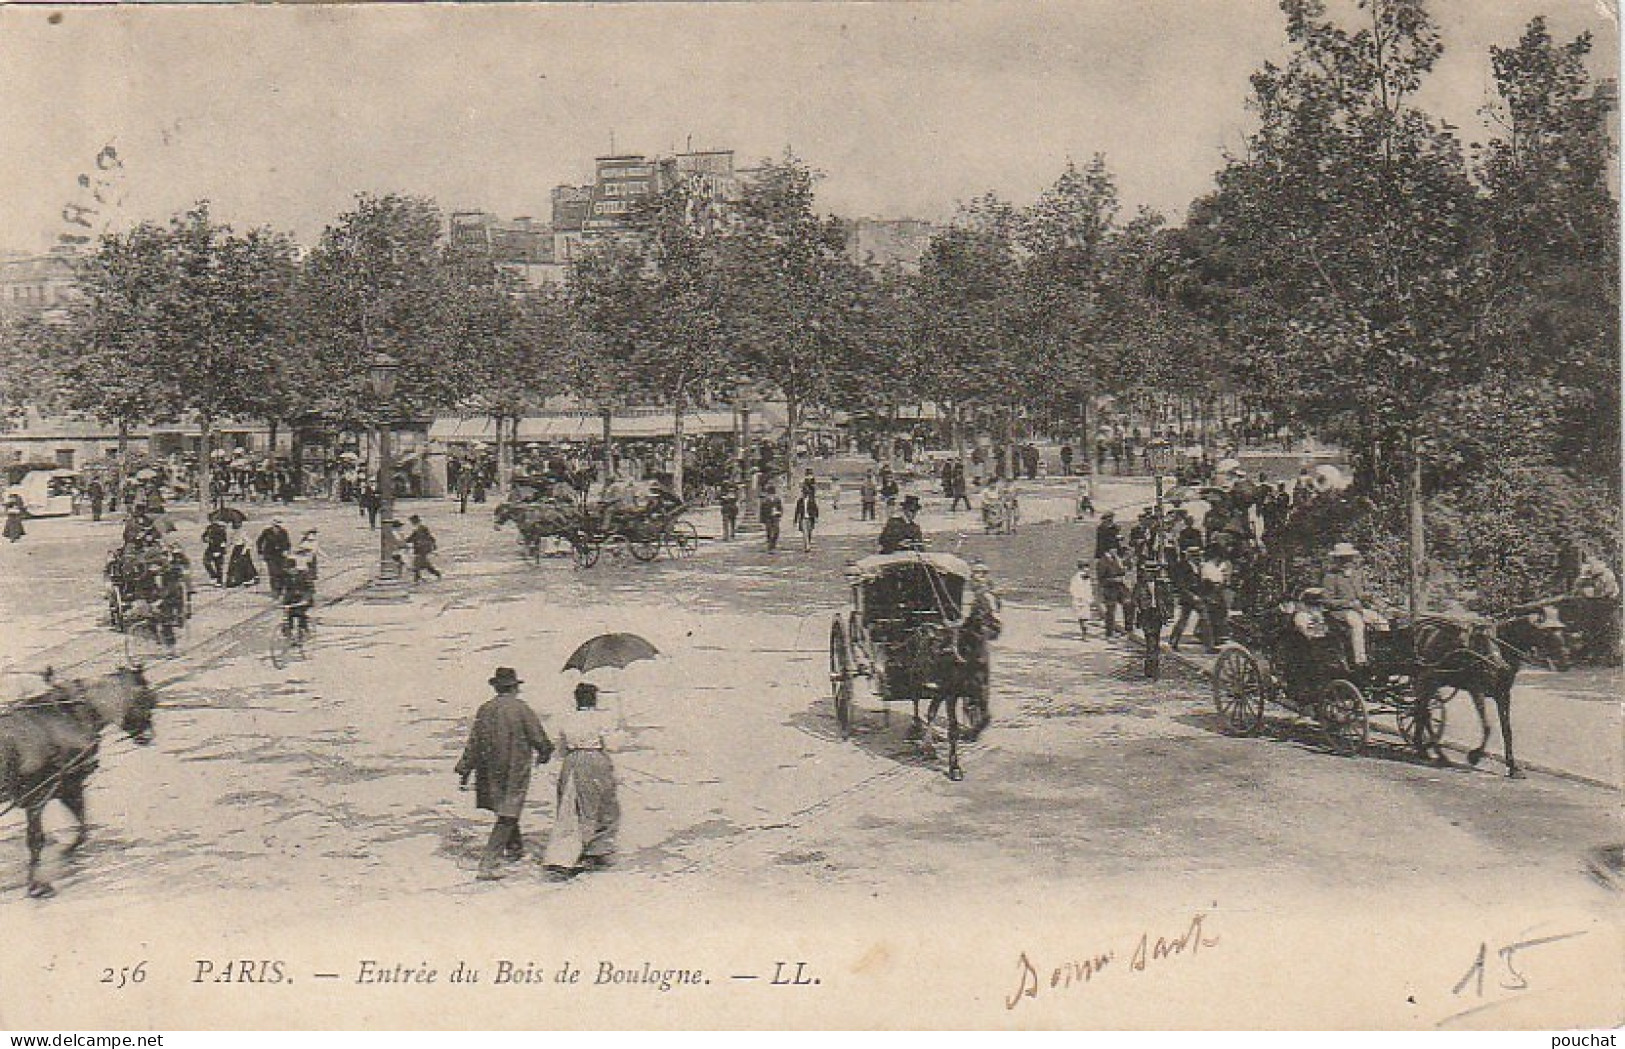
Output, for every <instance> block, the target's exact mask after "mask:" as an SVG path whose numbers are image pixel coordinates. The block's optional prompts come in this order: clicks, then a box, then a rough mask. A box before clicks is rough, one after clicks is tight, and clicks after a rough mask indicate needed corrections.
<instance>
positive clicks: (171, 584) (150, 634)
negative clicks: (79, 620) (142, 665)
mask: <svg viewBox="0 0 1625 1049" xmlns="http://www.w3.org/2000/svg"><path fill="white" fill-rule="evenodd" d="M102 574H103V576H104V577H105V579H106V581H107V612H108V622H109V623H110V624H111V625H112V627H113V629H114V630H117V631H119V632H120V633H122V634H123V635H124V648H125V655H126V657H128V658H129V659H131V660H132V661H136V662H139V661H141V660H142V659H143V658H146V657H150V656H154V655H159V654H165V653H169V652H172V651H174V649H175V646H176V644H177V642H178V641H179V639H180V636H181V634H182V633H183V632H184V631H185V630H186V627H187V624H188V622H190V620H191V618H192V611H193V596H194V595H193V589H194V588H193V584H192V573H191V567H190V564H189V563H188V561H187V559H186V555H185V554H183V553H182V552H181V551H179V550H178V549H174V548H171V547H169V546H167V545H165V544H163V543H160V542H148V543H126V544H125V545H124V546H122V547H120V548H119V549H117V550H114V551H113V552H112V553H111V554H109V555H108V558H107V563H106V564H105V565H104V567H103V570H102Z"/></svg>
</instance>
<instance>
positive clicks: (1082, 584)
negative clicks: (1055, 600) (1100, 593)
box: [1071, 568, 1095, 620]
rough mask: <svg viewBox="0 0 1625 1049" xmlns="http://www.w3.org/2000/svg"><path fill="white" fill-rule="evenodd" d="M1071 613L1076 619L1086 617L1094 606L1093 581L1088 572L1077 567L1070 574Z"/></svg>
mask: <svg viewBox="0 0 1625 1049" xmlns="http://www.w3.org/2000/svg"><path fill="white" fill-rule="evenodd" d="M1071 591H1072V614H1073V617H1074V618H1076V619H1080V620H1083V619H1088V618H1089V617H1090V616H1091V614H1092V613H1093V610H1094V607H1095V581H1094V579H1093V578H1091V577H1090V575H1089V573H1088V572H1087V571H1085V570H1083V569H1081V568H1080V569H1078V570H1077V571H1076V572H1074V573H1073V574H1072V586H1071Z"/></svg>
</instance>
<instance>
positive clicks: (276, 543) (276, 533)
mask: <svg viewBox="0 0 1625 1049" xmlns="http://www.w3.org/2000/svg"><path fill="white" fill-rule="evenodd" d="M254 549H255V550H257V551H258V552H259V555H260V560H261V561H264V562H265V578H266V579H267V580H269V581H270V584H271V596H272V597H275V596H277V595H278V594H280V593H282V579H283V577H284V576H286V575H287V574H288V567H287V561H288V551H289V550H291V549H293V540H292V539H291V538H290V537H289V536H288V530H287V529H286V528H284V527H282V518H280V517H273V518H272V519H271V523H270V525H268V526H267V527H266V529H265V530H264V531H263V532H261V533H260V535H259V538H258V539H256V540H254Z"/></svg>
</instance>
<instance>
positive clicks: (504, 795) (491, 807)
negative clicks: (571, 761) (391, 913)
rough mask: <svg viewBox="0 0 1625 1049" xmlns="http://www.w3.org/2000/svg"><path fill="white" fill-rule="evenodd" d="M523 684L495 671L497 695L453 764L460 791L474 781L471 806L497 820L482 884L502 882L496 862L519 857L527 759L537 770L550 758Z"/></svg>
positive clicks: (506, 671) (483, 860)
mask: <svg viewBox="0 0 1625 1049" xmlns="http://www.w3.org/2000/svg"><path fill="white" fill-rule="evenodd" d="M522 684H524V682H523V681H521V680H519V675H518V674H517V673H515V672H514V669H513V667H497V670H496V673H495V674H493V675H492V676H491V679H490V685H491V687H492V688H493V689H495V690H496V695H495V696H494V697H492V698H491V699H488V700H486V701H485V703H484V704H483V705H482V706H481V707H480V709H479V712H478V713H476V714H475V715H474V728H473V730H472V731H470V732H469V734H468V746H466V747H464V748H463V756H462V759H461V760H460V761H458V762H457V776H458V778H459V780H460V781H461V785H462V787H463V788H464V789H465V790H466V789H467V788H468V777H469V776H470V775H472V776H473V777H474V791H475V794H474V804H475V805H477V806H478V807H480V808H482V809H485V810H487V811H488V812H491V813H494V814H495V815H496V818H497V821H496V824H495V825H494V826H493V827H492V828H491V837H490V838H489V839H488V840H487V841H486V843H485V854H484V855H483V856H481V857H480V873H479V878H480V880H481V881H491V880H494V879H496V878H499V877H501V875H500V874H499V873H498V872H497V862H498V861H499V860H500V859H501V858H502V857H503V855H504V854H506V855H507V857H508V858H509V859H515V860H516V859H520V858H521V857H523V856H524V854H525V843H524V839H523V838H522V837H521V836H520V833H519V814H520V810H521V809H522V808H523V807H524V804H525V794H526V792H528V791H529V790H530V769H531V761H530V756H531V753H532V752H534V753H535V755H536V764H538V765H541V764H544V763H546V762H547V761H548V760H549V759H551V758H552V757H553V741H552V740H550V739H548V738H547V733H546V732H545V731H543V730H542V723H541V721H540V719H538V718H537V717H536V712H535V711H533V710H531V709H530V707H529V706H528V705H526V703H525V701H524V700H522V699H520V698H519V686H520V685H522Z"/></svg>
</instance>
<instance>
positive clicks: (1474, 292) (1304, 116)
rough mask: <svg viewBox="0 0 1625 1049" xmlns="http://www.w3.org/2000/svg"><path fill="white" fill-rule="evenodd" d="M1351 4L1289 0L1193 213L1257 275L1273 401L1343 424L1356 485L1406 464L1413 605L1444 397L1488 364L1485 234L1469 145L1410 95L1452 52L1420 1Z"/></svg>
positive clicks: (1251, 280) (1257, 326)
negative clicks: (1210, 188)
mask: <svg viewBox="0 0 1625 1049" xmlns="http://www.w3.org/2000/svg"><path fill="white" fill-rule="evenodd" d="M1357 6H1358V9H1359V11H1360V13H1361V15H1362V17H1363V18H1364V19H1365V22H1366V24H1365V25H1364V26H1362V27H1361V28H1359V29H1355V30H1349V29H1345V28H1343V27H1341V26H1338V25H1336V24H1334V23H1332V22H1331V21H1329V20H1327V18H1326V16H1325V7H1324V4H1322V3H1321V2H1320V0H1283V2H1282V4H1281V7H1282V10H1283V11H1284V12H1285V14H1286V16H1287V36H1288V39H1289V41H1290V42H1291V43H1292V44H1293V45H1294V48H1295V50H1294V52H1293V54H1292V57H1291V58H1290V60H1289V61H1288V62H1287V63H1286V64H1285V65H1284V66H1277V65H1275V64H1273V63H1271V64H1267V65H1266V66H1265V67H1264V68H1263V69H1262V70H1260V71H1259V72H1258V73H1256V74H1255V75H1254V76H1253V80H1252V86H1253V99H1252V105H1253V108H1254V109H1255V111H1256V112H1257V113H1258V116H1259V119H1260V128H1259V130H1258V132H1257V133H1256V134H1254V135H1253V136H1252V138H1251V140H1250V141H1249V145H1248V153H1247V156H1246V157H1245V158H1242V159H1237V160H1235V161H1233V162H1232V163H1231V164H1230V165H1229V166H1228V167H1227V168H1226V169H1225V171H1223V172H1222V173H1221V175H1220V177H1219V191H1218V193H1217V194H1215V195H1214V197H1212V198H1210V199H1209V200H1208V201H1206V202H1204V206H1203V207H1202V208H1201V209H1200V218H1201V220H1202V221H1204V222H1206V223H1207V224H1208V230H1207V232H1208V233H1209V234H1210V235H1211V236H1212V237H1213V238H1214V239H1216V240H1217V241H1219V242H1220V243H1223V244H1225V246H1226V248H1227V255H1228V258H1227V263H1228V265H1229V266H1231V267H1232V270H1231V272H1232V274H1233V275H1234V276H1235V277H1238V278H1240V280H1241V281H1242V283H1243V284H1249V285H1251V286H1252V287H1253V288H1254V289H1255V290H1256V296H1255V297H1253V298H1252V299H1251V303H1252V305H1254V306H1255V307H1257V308H1258V309H1259V311H1260V313H1261V316H1258V317H1256V318H1255V319H1253V320H1252V322H1251V325H1250V326H1251V328H1252V330H1253V333H1254V335H1255V337H1260V338H1261V339H1263V340H1264V345H1263V346H1261V347H1258V348H1259V349H1261V350H1263V351H1264V352H1263V353H1262V356H1264V357H1265V358H1267V359H1268V361H1269V370H1268V371H1267V372H1266V373H1265V375H1263V376H1261V378H1265V379H1269V380H1272V381H1273V382H1274V383H1275V385H1274V386H1273V389H1274V391H1276V393H1277V403H1279V404H1280V405H1281V406H1282V407H1283V408H1284V409H1286V410H1288V411H1291V412H1294V413H1296V414H1298V415H1299V416H1300V417H1302V418H1305V419H1309V420H1314V421H1317V422H1319V423H1320V424H1321V428H1322V429H1324V430H1329V431H1331V432H1332V433H1333V434H1334V435H1337V436H1341V437H1342V438H1344V439H1345V440H1346V441H1347V442H1348V443H1349V444H1350V446H1351V448H1352V449H1353V452H1354V454H1355V456H1356V466H1357V470H1358V472H1359V475H1360V477H1361V479H1362V481H1363V483H1365V484H1367V485H1371V484H1375V483H1379V482H1381V481H1383V480H1385V479H1387V478H1391V477H1393V476H1395V474H1396V472H1397V471H1395V469H1394V467H1395V466H1403V467H1404V468H1405V469H1404V472H1403V477H1404V479H1405V487H1406V491H1407V495H1406V500H1407V503H1408V505H1409V507H1410V532H1411V558H1410V564H1411V575H1412V585H1411V597H1412V602H1413V607H1415V608H1417V609H1420V608H1421V607H1422V605H1423V596H1424V595H1423V584H1424V578H1425V561H1424V544H1423V532H1422V526H1423V517H1422V507H1423V488H1422V481H1423V458H1424V455H1425V454H1426V451H1427V449H1428V447H1429V445H1430V444H1431V442H1432V441H1433V440H1434V439H1435V437H1436V435H1437V430H1438V427H1439V423H1440V416H1439V414H1438V411H1437V407H1438V406H1439V405H1440V404H1441V403H1442V402H1443V401H1444V400H1445V398H1446V397H1447V396H1448V394H1449V393H1450V391H1452V390H1455V389H1459V388H1461V387H1463V386H1465V385H1468V384H1470V383H1472V382H1474V381H1476V380H1477V379H1478V378H1480V377H1481V376H1482V375H1483V374H1484V373H1485V372H1486V370H1487V368H1488V361H1487V360H1486V358H1485V355H1484V354H1483V353H1482V352H1480V348H1479V346H1478V343H1477V341H1476V339H1475V338H1474V334H1475V328H1474V321H1475V317H1476V315H1477V310H1478V306H1479V302H1478V299H1477V296H1478V295H1479V294H1480V293H1481V291H1482V283H1481V281H1480V279H1479V278H1480V274H1481V269H1482V267H1483V265H1484V259H1483V255H1484V244H1483V242H1482V239H1481V238H1479V237H1478V235H1477V233H1476V230H1477V222H1476V221H1475V220H1476V218H1477V215H1478V208H1477V201H1476V198H1475V195H1474V191H1473V187H1472V185H1471V183H1470V182H1469V180H1468V177H1467V170H1466V165H1465V162H1464V160H1463V158H1462V155H1461V150H1460V147H1459V145H1458V143H1457V142H1456V140H1455V138H1454V137H1453V136H1452V135H1451V134H1450V132H1449V130H1448V129H1446V128H1444V127H1443V126H1442V125H1440V124H1439V123H1438V122H1437V121H1436V120H1434V119H1432V118H1431V117H1429V116H1428V115H1427V114H1425V113H1423V112H1422V111H1420V110H1419V109H1417V108H1416V107H1415V106H1414V105H1413V104H1412V99H1413V98H1414V96H1415V94H1416V91H1417V90H1418V88H1419V87H1420V86H1421V83H1422V81H1423V79H1424V78H1425V77H1426V75H1427V73H1428V72H1429V71H1430V70H1431V69H1432V68H1433V65H1434V64H1435V62H1436V61H1437V60H1438V58H1439V55H1440V53H1441V50H1442V47H1441V44H1440V43H1439V37H1438V33H1437V31H1436V29H1435V27H1434V24H1433V22H1432V19H1431V18H1430V17H1429V15H1428V13H1427V10H1426V7H1425V6H1424V4H1423V3H1422V0H1359V3H1358V5H1357ZM1288 382H1290V383H1291V384H1292V385H1294V386H1296V387H1297V390H1298V391H1299V392H1297V393H1296V394H1291V393H1288V392H1287V390H1286V386H1287V383H1288Z"/></svg>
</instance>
